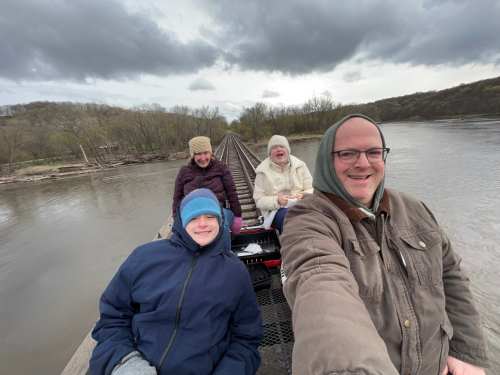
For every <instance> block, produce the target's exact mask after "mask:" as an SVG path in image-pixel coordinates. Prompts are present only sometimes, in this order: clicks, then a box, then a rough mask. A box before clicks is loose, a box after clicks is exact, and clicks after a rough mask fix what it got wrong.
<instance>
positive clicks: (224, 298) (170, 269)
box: [90, 189, 262, 375]
mask: <svg viewBox="0 0 500 375" xmlns="http://www.w3.org/2000/svg"><path fill="white" fill-rule="evenodd" d="M227 238H229V232H228V229H227V226H225V225H224V217H223V214H222V211H221V207H220V205H219V202H218V200H217V198H216V196H215V195H214V194H213V193H212V192H211V191H210V190H208V189H197V190H194V191H192V192H191V193H189V194H188V195H187V196H186V197H184V199H183V200H182V202H181V204H180V209H179V210H178V212H177V217H176V220H175V222H174V227H173V234H172V237H171V238H170V239H164V240H159V241H153V242H150V243H148V244H145V245H142V246H139V247H138V248H137V249H135V250H134V251H133V252H132V254H131V255H130V256H129V257H128V258H127V260H126V261H125V262H124V263H123V264H122V266H121V267H120V269H119V270H118V272H117V274H116V275H115V276H114V277H113V279H112V280H111V282H110V284H109V285H108V287H107V288H106V290H105V291H104V293H103V295H102V297H101V301H100V313H101V316H100V319H99V321H98V322H97V324H96V326H95V328H94V330H93V332H92V337H93V338H94V339H95V340H96V341H97V346H96V348H95V349H94V352H93V353H92V358H91V360H90V372H91V374H113V375H132V374H145V375H154V374H179V375H183V374H200V375H204V374H207V375H208V374H220V375H223V374H227V375H233V374H242V375H253V374H255V373H256V371H257V368H258V367H259V364H260V356H259V352H258V346H259V344H260V340H261V338H262V326H261V325H262V322H261V317H260V311H259V307H258V304H257V301H256V297H255V293H254V291H253V287H252V283H251V281H250V276H249V274H248V271H247V269H246V267H245V265H244V264H243V263H242V262H241V261H240V260H239V259H238V258H237V257H236V256H235V255H234V254H233V253H232V252H231V248H230V242H229V241H226V239H227Z"/></svg>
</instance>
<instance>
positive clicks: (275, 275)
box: [215, 133, 294, 375]
mask: <svg viewBox="0 0 500 375" xmlns="http://www.w3.org/2000/svg"><path fill="white" fill-rule="evenodd" d="M215 157H216V158H217V159H219V160H221V161H223V162H224V163H225V164H226V165H227V166H228V167H229V170H230V171H231V174H232V175H233V180H234V183H235V185H236V191H237V193H238V199H239V201H240V205H241V209H242V216H243V222H244V227H245V229H247V230H248V229H250V228H251V227H252V226H257V225H260V224H262V219H261V216H260V215H261V214H260V210H259V209H258V208H257V207H256V206H255V202H254V200H253V187H254V181H255V168H257V166H258V165H259V163H260V159H259V158H258V157H257V156H256V155H255V154H254V153H253V152H252V151H251V150H250V149H249V148H248V147H247V146H246V145H245V144H244V143H243V142H242V141H241V140H240V138H239V136H238V135H236V134H232V133H228V134H226V136H225V137H224V138H223V140H222V142H221V143H220V144H219V147H218V148H217V150H216V151H215ZM233 245H234V241H233ZM262 260H263V259H259V258H257V259H254V261H257V262H259V261H262ZM245 263H247V262H246V261H245ZM249 270H250V271H251V268H250V269H249ZM255 294H256V296H257V302H258V303H259V306H260V309H261V313H262V323H263V328H264V337H263V339H262V343H261V346H260V348H259V351H260V354H261V360H262V363H261V366H260V368H259V370H258V372H257V375H290V374H291V373H292V349H293V342H294V337H293V331H292V318H291V312H290V309H289V307H288V304H287V302H286V300H285V296H284V295H283V290H282V286H281V280H280V275H279V269H277V268H274V269H272V271H271V284H270V286H269V288H265V289H261V290H257V291H256V293H255Z"/></svg>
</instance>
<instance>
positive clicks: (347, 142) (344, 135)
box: [333, 117, 385, 207]
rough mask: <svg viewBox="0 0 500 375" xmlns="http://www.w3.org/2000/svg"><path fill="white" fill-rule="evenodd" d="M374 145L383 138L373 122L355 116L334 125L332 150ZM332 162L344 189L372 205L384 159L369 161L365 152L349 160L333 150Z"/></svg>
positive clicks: (361, 148)
mask: <svg viewBox="0 0 500 375" xmlns="http://www.w3.org/2000/svg"><path fill="white" fill-rule="evenodd" d="M376 147H382V139H381V138H380V134H379V132H378V129H377V128H376V126H375V125H373V124H372V123H370V122H369V121H367V120H365V119H363V118H359V117H354V118H352V119H349V120H347V121H346V122H345V123H344V124H343V125H342V126H341V127H340V128H339V129H337V134H336V137H335V144H334V146H333V151H340V150H349V149H352V150H360V151H366V150H369V149H371V148H376ZM333 165H334V168H335V173H336V174H337V177H338V179H339V180H340V182H341V183H342V185H343V186H344V188H345V189H346V190H347V192H348V193H349V194H350V195H351V196H352V197H353V198H354V199H356V200H358V201H360V202H361V203H362V204H364V205H365V206H367V207H371V205H372V200H373V196H374V194H375V191H376V190H377V187H378V185H379V184H380V182H381V181H382V179H383V178H384V171H385V163H384V162H383V161H382V160H380V161H377V162H370V161H368V159H367V158H366V154H365V153H361V154H360V155H359V158H358V159H357V160H355V161H354V162H352V163H348V162H344V161H342V160H340V158H339V157H337V155H335V154H334V156H333Z"/></svg>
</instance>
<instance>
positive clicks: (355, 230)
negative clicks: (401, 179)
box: [280, 189, 487, 375]
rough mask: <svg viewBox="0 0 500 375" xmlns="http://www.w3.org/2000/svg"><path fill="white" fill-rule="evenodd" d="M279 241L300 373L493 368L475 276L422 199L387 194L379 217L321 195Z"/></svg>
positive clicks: (304, 205) (414, 374)
mask: <svg viewBox="0 0 500 375" xmlns="http://www.w3.org/2000/svg"><path fill="white" fill-rule="evenodd" d="M280 239H281V243H282V248H281V251H282V261H283V264H282V267H283V273H284V279H285V281H284V286H283V289H284V292H285V296H286V298H287V301H288V303H289V305H290V307H291V309H292V314H293V329H294V333H295V346H294V351H293V365H292V366H293V374H294V375H301V374H381V375H382V374H384V375H388V374H389V375H390V374H404V375H434V374H436V375H438V374H440V373H441V371H442V369H443V368H444V365H445V362H446V358H447V356H448V354H450V355H452V356H454V357H456V358H458V359H461V360H463V361H466V362H469V363H472V364H474V365H477V366H480V367H487V358H486V349H485V343H484V339H483V335H482V332H481V327H480V320H479V314H478V312H477V309H476V308H475V306H474V304H473V302H472V299H473V298H472V294H471V292H470V289H469V280H468V278H467V277H466V276H465V274H464V272H463V271H462V269H461V266H460V262H461V260H460V258H459V256H458V255H457V254H456V253H455V252H454V251H453V249H452V247H451V244H450V242H449V240H448V238H447V236H446V235H445V233H444V232H443V231H442V230H441V228H440V227H439V225H438V224H437V222H436V220H435V218H434V216H433V215H432V213H431V212H430V211H429V210H428V208H427V207H426V206H425V205H424V204H423V203H421V202H419V201H417V200H415V199H413V198H410V197H409V196H407V195H404V194H402V193H398V192H395V191H393V190H388V189H386V191H385V193H384V197H383V199H382V202H381V204H380V208H379V211H378V213H377V218H376V220H373V219H369V218H368V217H366V216H365V215H363V214H362V213H361V212H360V211H359V210H358V209H356V208H354V207H351V206H349V205H348V204H347V203H346V202H345V201H343V200H341V199H340V198H338V197H336V196H334V195H330V194H328V195H327V194H323V193H321V192H316V191H315V193H314V194H313V195H310V196H308V197H306V198H304V200H303V201H301V202H300V203H298V204H297V205H296V206H294V207H293V208H291V209H290V210H289V211H288V214H287V217H286V220H285V227H284V232H283V235H282V236H281V238H280Z"/></svg>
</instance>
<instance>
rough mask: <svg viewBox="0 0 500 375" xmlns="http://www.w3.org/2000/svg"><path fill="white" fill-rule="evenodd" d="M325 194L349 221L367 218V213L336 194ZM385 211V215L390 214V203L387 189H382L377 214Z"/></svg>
mask: <svg viewBox="0 0 500 375" xmlns="http://www.w3.org/2000/svg"><path fill="white" fill-rule="evenodd" d="M323 194H325V196H326V197H327V198H328V199H329V200H330V201H331V202H332V203H333V204H334V205H336V206H337V207H338V208H340V209H341V210H342V212H344V213H345V214H346V216H347V217H348V218H349V220H350V221H361V220H363V219H367V218H368V215H367V214H365V213H364V212H362V211H361V210H360V209H359V208H358V207H356V206H353V205H351V204H349V203H348V202H346V201H345V200H343V199H342V198H340V197H339V196H338V195H335V194H332V193H323ZM382 213H385V214H386V215H389V214H390V204H389V193H388V192H387V189H385V190H384V194H383V195H382V199H381V200H380V204H379V207H378V210H377V216H379V215H380V214H382Z"/></svg>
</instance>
